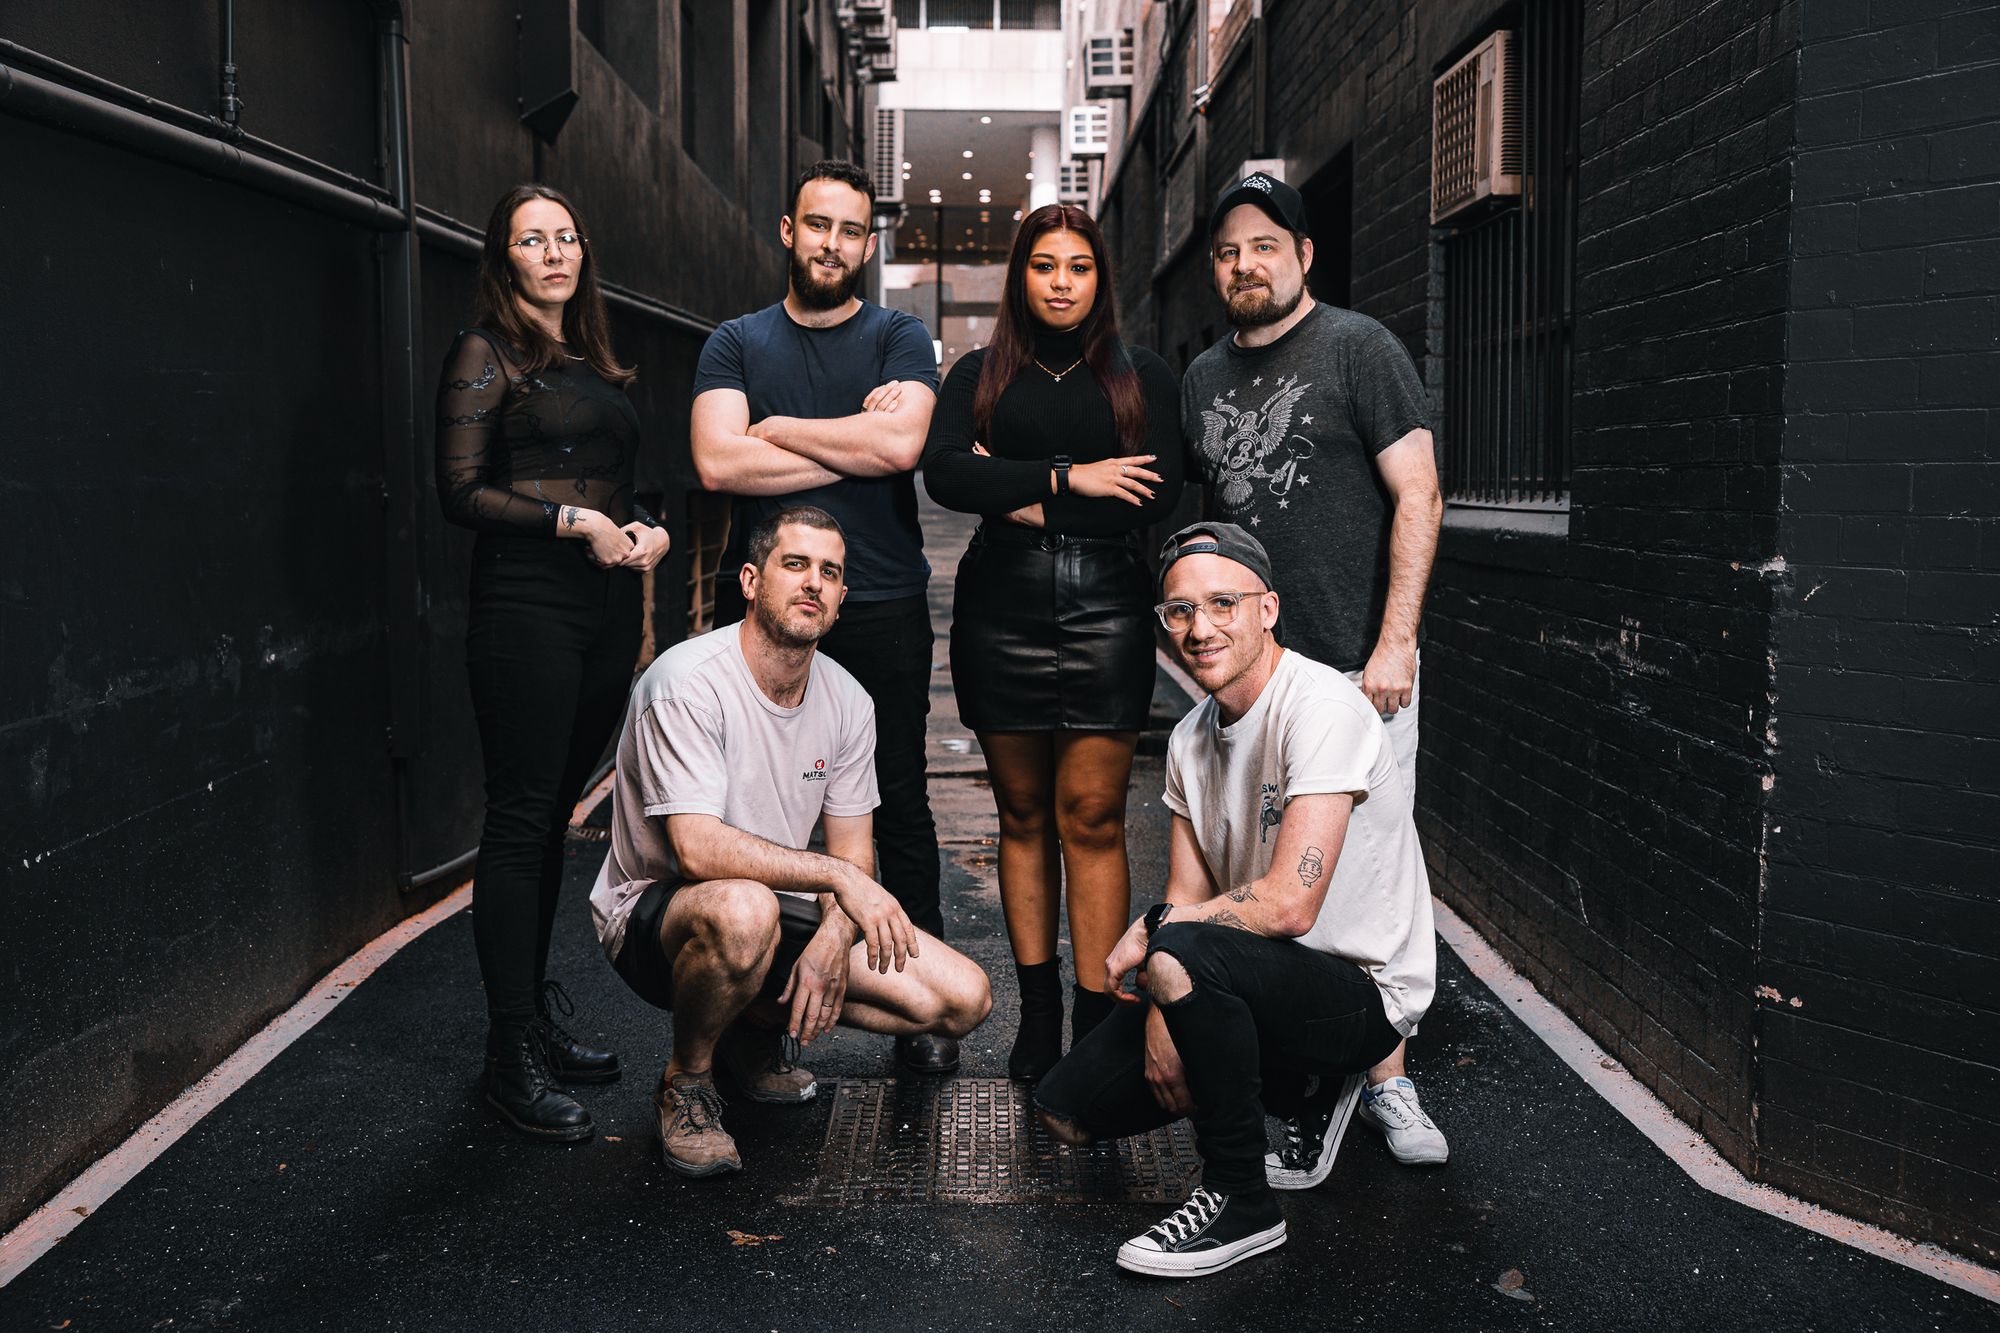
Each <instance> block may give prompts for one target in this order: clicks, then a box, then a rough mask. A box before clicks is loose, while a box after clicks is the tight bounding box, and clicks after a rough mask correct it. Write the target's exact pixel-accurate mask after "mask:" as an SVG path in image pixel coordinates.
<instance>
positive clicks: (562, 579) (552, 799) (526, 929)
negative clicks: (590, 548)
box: [465, 534, 641, 1022]
mask: <svg viewBox="0 0 2000 1333" xmlns="http://www.w3.org/2000/svg"><path fill="white" fill-rule="evenodd" d="M582 548H583V544H582V543H581V542H568V541H556V540H553V539H549V538H530V537H500V536H494V535H490V534H481V536H480V539H479V544H478V547H477V548H476V549H475V551H474V553H473V572H472V599H471V608H470V617H469V624H468V626H467V629H466V634H465V666H466V674H467V675H468V676H469V677H470V679H471V683H472V707H473V712H474V713H475V714H476V715H477V717H478V721H479V742H480V747H481V749H482V751H483V752H484V755H485V761H486V825H485V829H484V831H483V832H482V833H481V834H480V838H479V870H478V873H477V876H476V878H475V880H474V886H473V912H472V936H473V942H474V944H475V946H476V947H477V948H478V950H479V974H480V977H481V978H482V979H483V980H484V981H485V983H486V1009H487V1014H488V1017H489V1018H490V1019H492V1020H493V1021H496V1022H506V1021H524V1020H526V1019H530V1018H533V1017H534V1015H535V999H536V996H537V993H538V992H539V991H540V989H541V983H542V978H543V975H544V973H545V971H546V968H547V965H548V957H549V937H550V935H551V933H552V932H553V931H554V929H555V919H556V898H557V894H558V893H559V891H560V890H561V887H562V854H563V836H564V833H565V832H566V830H567V829H568V828H569V817H570V811H571V810H572V809H573V808H574V807H575V805H576V801H577V798H578V797H579V796H581V795H582V794H583V784H584V780H585V779H587V778H588V777H589V776H590V770H591V768H592V767H593V766H594V765H595V764H596V763H597V760H598V759H599V757H600V756H602V755H603V753H604V748H605V745H606V744H607V743H608V742H609V741H610V739H611V737H612V735H613V734H614V733H615V732H616V731H617V729H618V723H619V719H620V718H621V716H622V715H623V713H624V711H625V699H626V695H627V694H628V693H629V692H630V690H631V687H632V668H633V667H634V666H635V665H636V664H637V662H638V658H639V637H640V632H641V630H640V607H639V590H640V578H639V575H638V574H637V573H636V572H634V571H632V570H627V569H616V570H604V569H598V568H596V567H595V566H593V565H591V564H590V563H589V561H588V560H587V559H585V557H584V554H583V549H582Z"/></svg>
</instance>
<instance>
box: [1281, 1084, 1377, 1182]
mask: <svg viewBox="0 0 2000 1333" xmlns="http://www.w3.org/2000/svg"><path fill="white" fill-rule="evenodd" d="M1367 1081H1368V1080H1367V1077H1366V1075H1363V1074H1349V1075H1348V1076H1347V1077H1346V1078H1344V1079H1342V1080H1341V1083H1340V1090H1339V1091H1338V1092H1336V1093H1335V1094H1334V1096H1333V1098H1332V1100H1330V1101H1328V1102H1327V1103H1325V1104H1324V1105H1321V1106H1317V1107H1314V1106H1308V1107H1307V1109H1305V1110H1303V1111H1301V1112H1299V1114H1298V1115H1297V1116H1295V1117H1293V1118H1292V1119H1290V1120H1285V1121H1281V1122H1280V1124H1281V1125H1282V1127H1283V1131H1284V1135H1285V1141H1284V1145H1283V1146H1282V1147H1280V1148H1279V1149H1278V1151H1276V1152H1268V1153H1265V1154H1264V1180H1265V1182H1266V1183H1267V1184H1269V1185H1270V1187H1271V1188H1272V1189H1274V1190H1309V1189H1311V1188H1312V1187H1313V1186H1315V1185H1317V1184H1319V1183H1320V1182H1321V1181H1322V1180H1325V1179H1326V1176H1327V1173H1328V1172H1329V1171H1331V1170H1333V1158H1334V1155H1335V1154H1336V1153H1338V1152H1339V1151H1340V1140H1341V1136H1342V1135H1344V1134H1346V1133H1347V1122H1348V1121H1349V1120H1351V1119H1353V1117H1354V1104H1355V1102H1356V1101H1358V1100H1359V1099H1360V1097H1361V1085H1362V1084H1363V1083H1365V1082H1367Z"/></svg>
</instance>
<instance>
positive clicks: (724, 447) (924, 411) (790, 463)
mask: <svg viewBox="0 0 2000 1333" xmlns="http://www.w3.org/2000/svg"><path fill="white" fill-rule="evenodd" d="M936 404H937V395H936V394H935V393H933V392H931V390H930V387H929V386H928V385H925V384H920V383H918V382H916V381H914V380H891V381H890V382H889V383H888V384H884V385H881V386H878V387H877V388H876V389H874V390H873V391H871V392H870V393H869V395H868V397H867V398H866V399H864V400H863V401H862V408H861V410H860V411H859V412H856V413H854V414H853V415H852V416H845V417H828V418H811V417H765V418H764V419H763V420H762V421H759V422H755V423H752V422H751V420H750V400H749V399H748V398H747V397H746V396H745V395H744V393H743V391H742V390H741V389H710V390H708V391H707V392H705V393H702V394H701V395H699V396H698V397H696V398H695V400H694V413H693V417H692V421H691V431H692V445H693V454H694V470H695V475H696V476H697V477H698V478H700V480H701V484H702V486H703V487H704V488H705V489H707V490H711V491H728V492H730V493H731V494H734V495H753V496H768V495H790V494H792V493H793V492H795V491H806V490H812V489H813V488H815V487H818V486H826V485H830V484H831V483H833V482H835V481H838V480H840V478H842V477H888V476H894V475H895V474H896V473H898V472H909V471H912V470H913V469H915V467H916V466H917V459H918V457H919V456H920V455H921V454H922V453H923V448H924V437H925V436H926V435H928V434H929V433H930V427H931V409H932V408H933V407H934V406H935V405H936Z"/></svg>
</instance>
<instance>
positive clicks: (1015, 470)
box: [922, 331, 1181, 537]
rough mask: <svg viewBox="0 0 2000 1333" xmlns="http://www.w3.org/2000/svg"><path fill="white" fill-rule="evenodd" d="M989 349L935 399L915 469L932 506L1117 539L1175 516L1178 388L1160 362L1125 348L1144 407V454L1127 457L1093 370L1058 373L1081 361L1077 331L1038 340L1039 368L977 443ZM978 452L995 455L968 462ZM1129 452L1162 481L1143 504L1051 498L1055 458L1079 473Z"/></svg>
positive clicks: (963, 365)
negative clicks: (1150, 458)
mask: <svg viewBox="0 0 2000 1333" xmlns="http://www.w3.org/2000/svg"><path fill="white" fill-rule="evenodd" d="M988 350H989V349H986V348H981V349H979V350H978V351H974V352H968V353H966V355H964V356H963V357H961V358H959V361H958V364H957V365H955V366H953V367H952V369H951V374H950V375H948V376H946V377H945V381H944V387H943V388H942V389H941V390H940V391H939V393H938V402H937V408H936V410H935V411H933V412H932V414H931V433H930V438H929V440H928V441H927V442H926V443H925V445H924V457H923V465H922V466H923V470H924V488H925V489H926V490H928V491H929V492H930V493H931V498H932V499H933V500H936V501H937V502H938V503H939V504H941V505H943V506H944V507H945V508H947V509H956V510H958V511H959V512H961V513H967V514H982V515H985V516H987V517H992V516H994V515H998V514H1006V513H1010V512H1012V511H1013V510H1016V509H1020V508H1022V507H1024V506H1027V505H1032V504H1039V505H1041V506H1042V517H1043V521H1044V524H1045V528H1046V530H1047V531H1049V532H1052V533H1062V534H1065V535H1068V536H1075V537H1115V536H1121V535H1123V534H1125V533H1128V532H1132V531H1135V530H1137V529H1140V528H1144V527H1147V526H1149V525H1150V524H1153V523H1156V522H1159V521H1160V520H1161V519H1163V518H1165V517H1166V516H1167V515H1168V514H1170V513H1172V512H1173V508H1174V505H1175V503H1176V502H1177V501H1178V500H1179V499H1180V495H1181V408H1180V385H1179V383H1178V382H1177V380H1176V379H1175V376H1174V373H1173V372H1172V371H1170V370H1168V369H1167V363H1166V362H1164V361H1162V360H1160V358H1159V357H1158V356H1156V355H1154V354H1153V353H1152V352H1150V351H1148V350H1147V349H1145V348H1143V347H1133V346H1131V345H1130V344H1129V343H1128V344H1126V345H1125V353H1126V355H1128V356H1129V357H1130V358H1131V360H1132V365H1133V368H1134V369H1135V370H1136V371H1137V372H1138V374H1139V391H1140V396H1141V397H1142V398H1143V399H1144V401H1145V404H1146V442H1145V445H1144V447H1143V448H1140V449H1137V450H1130V451H1128V450H1127V449H1125V448H1124V447H1123V445H1121V444H1120V442H1119V439H1118V430H1117V424H1116V422H1115V421H1114V420H1113V418H1112V415H1111V402H1110V400H1109V399H1107V398H1106V397H1105V396H1104V391H1103V390H1102V389H1100V388H1098V386H1097V378H1096V377H1095V376H1094V375H1092V374H1091V373H1090V367H1089V366H1087V365H1079V366H1075V367H1074V368H1073V369H1065V368H1066V367H1070V366H1072V364H1073V363H1074V362H1075V361H1076V360H1077V358H1079V357H1081V356H1082V355H1083V339H1082V336H1081V335H1080V334H1078V333H1076V332H1075V331H1070V332H1067V333H1051V332H1040V333H1038V334H1037V335H1036V337H1035V360H1036V361H1038V362H1040V363H1041V367H1043V368H1037V367H1036V366H1034V365H1030V366H1028V367H1027V368H1026V369H1025V370H1024V371H1023V372H1022V373H1021V374H1020V375H1018V376H1016V377H1015V380H1014V382H1013V383H1012V384H1010V385H1008V386H1007V391H1006V392H1005V393H1003V394H1001V395H1000V401H999V402H998V403H996V404H994V408H993V420H992V423H991V429H990V430H988V431H987V433H986V438H983V439H981V438H979V433H978V430H977V428H976V427H975V426H974V425H973V419H972V400H973V395H974V393H975V392H976V391H977V389H978V386H979V368H980V366H981V365H983V364H984V363H985V360H986V355H987V351H988ZM1056 374H1061V376H1062V378H1061V379H1060V380H1058V379H1056V378H1055V375H1056ZM975 443H978V444H983V445H985V446H986V449H987V451H988V453H990V454H991V455H992V456H991V457H982V456H980V455H978V454H975V453H974V452H973V451H972V446H973V445H974V444H975ZM1127 452H1134V453H1148V454H1154V455H1157V458H1156V459H1155V461H1154V462H1152V463H1151V464H1149V465H1148V466H1150V467H1151V468H1152V469H1153V471H1155V472H1157V473H1159V474H1160V477H1161V482H1160V484H1159V485H1158V486H1155V487H1154V488H1153V498H1152V499H1150V500H1148V501H1146V502H1145V503H1144V504H1138V505H1135V504H1132V503H1131V502H1129V501H1126V500H1119V499H1109V498H1103V497H1089V496H1082V495H1075V494H1071V495H1051V494H1050V493H1049V460H1050V459H1052V458H1054V457H1056V456H1057V455H1058V454H1067V455H1069V459H1070V462H1071V463H1072V464H1081V463H1095V462H1099V461H1101V460H1103V459H1106V458H1120V457H1123V456H1124V455H1125V454H1126V453H1127Z"/></svg>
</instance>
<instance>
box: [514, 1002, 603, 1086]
mask: <svg viewBox="0 0 2000 1333" xmlns="http://www.w3.org/2000/svg"><path fill="white" fill-rule="evenodd" d="M554 1010H560V1011H561V1013H562V1016H563V1017H564V1018H568V1017H569V1016H570V1015H572V1014H574V1013H575V1012H576V1005H574V1004H573V1003H571V1002H570V998H569V992H568V991H566V990H564V989H563V988H562V985H561V983H559V982H554V981H544V982H543V983H542V993H541V995H540V996H538V997H537V998H536V1000H535V1036H536V1038H537V1039H538V1040H540V1042H541V1043H542V1054H543V1056H544V1057H546V1059H547V1060H548V1066H549V1072H550V1073H551V1074H553V1075H555V1080H556V1082H558V1083H609V1082H611V1081H612V1080H613V1079H615V1078H617V1077H618V1074H619V1068H618V1057H617V1056H616V1055H614V1054H612V1053H611V1052H610V1051H600V1050H596V1049H595V1048H593V1047H589V1046H585V1045H584V1044H583V1043H582V1042H580V1041H578V1040H577V1039H576V1038H575V1037H573V1036H571V1035H570V1034H569V1032H568V1031H566V1030H565V1029H564V1028H563V1025H562V1024H560V1023H558V1022H556V1020H555V1015H554V1013H553V1012H552V1011H554Z"/></svg>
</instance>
